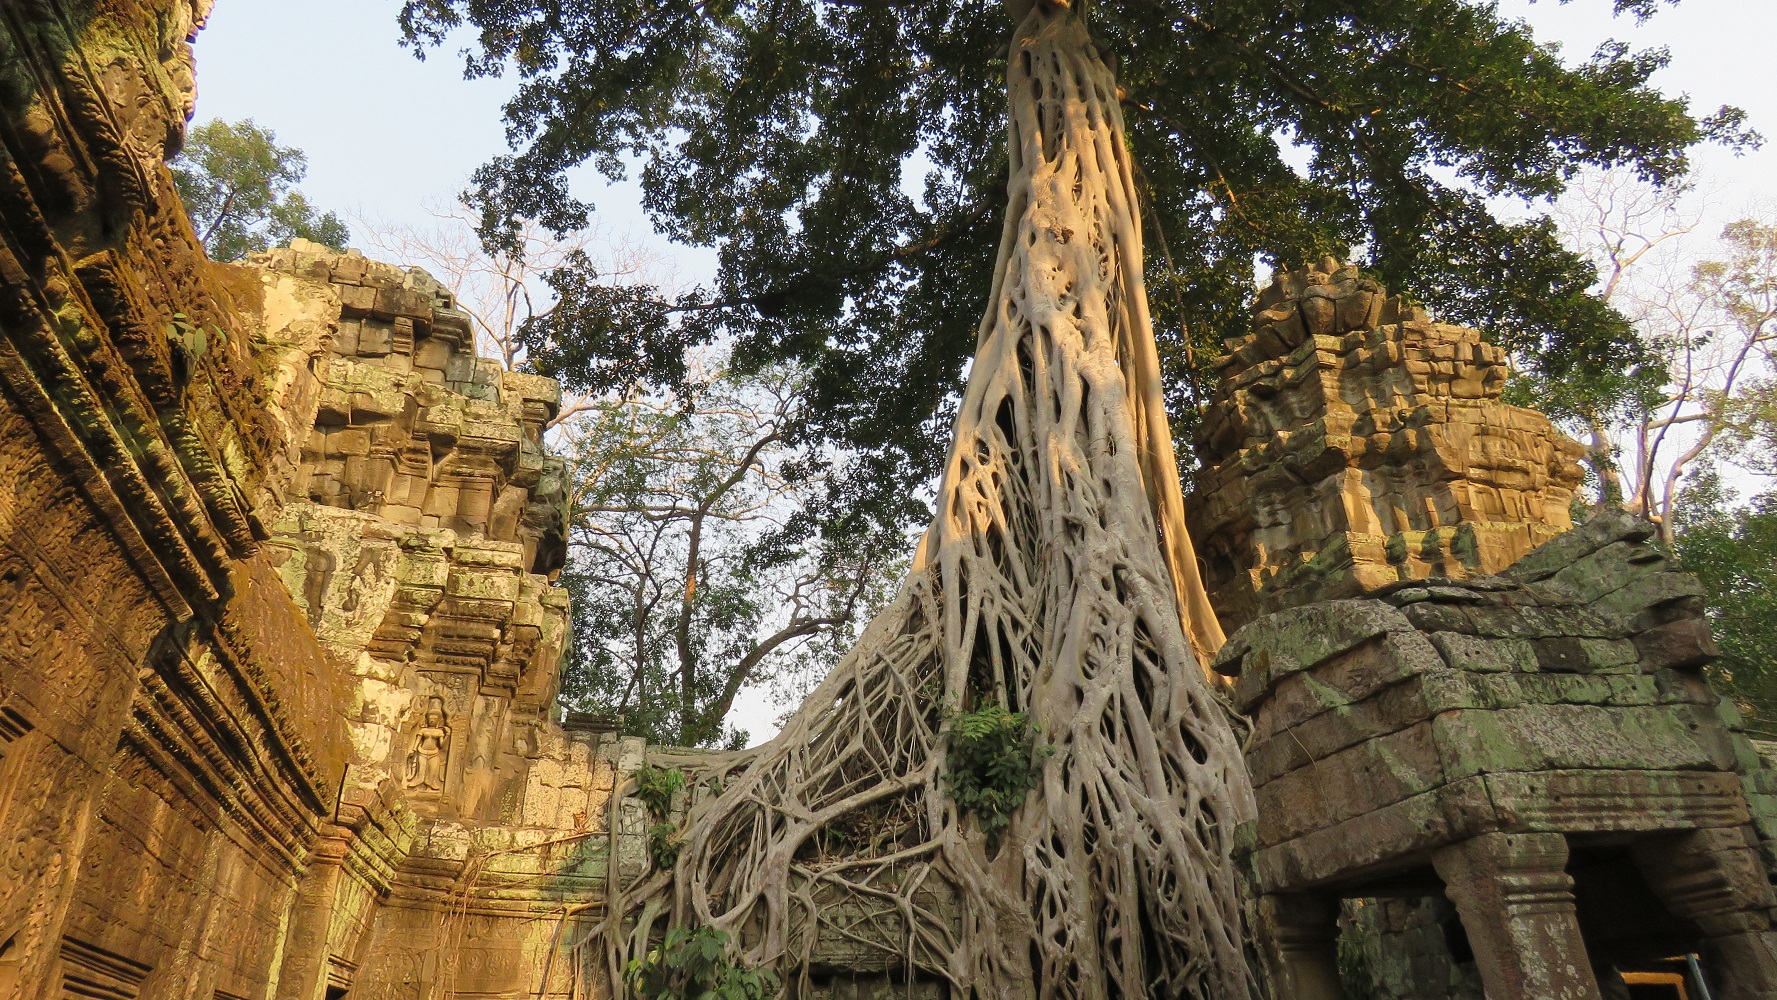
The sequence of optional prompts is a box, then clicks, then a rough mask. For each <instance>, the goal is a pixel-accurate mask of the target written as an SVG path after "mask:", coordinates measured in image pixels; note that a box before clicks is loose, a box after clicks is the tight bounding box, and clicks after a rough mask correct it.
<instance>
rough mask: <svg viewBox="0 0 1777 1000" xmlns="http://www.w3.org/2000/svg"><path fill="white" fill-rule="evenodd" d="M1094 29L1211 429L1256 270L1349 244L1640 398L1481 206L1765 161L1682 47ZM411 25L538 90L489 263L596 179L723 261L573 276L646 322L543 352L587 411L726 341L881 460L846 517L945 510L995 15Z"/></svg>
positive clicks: (1225, 22) (746, 12)
mask: <svg viewBox="0 0 1777 1000" xmlns="http://www.w3.org/2000/svg"><path fill="white" fill-rule="evenodd" d="M1658 5H1659V4H1658V2H1657V0H1616V3H1615V8H1616V10H1617V11H1618V12H1627V13H1632V14H1634V15H1635V16H1637V17H1647V16H1651V15H1652V14H1653V13H1654V12H1655V8H1656V7H1657V6H1658ZM1087 16H1088V17H1089V18H1090V20H1091V27H1092V31H1093V33H1094V36H1095V38H1096V44H1097V45H1098V46H1099V48H1100V51H1101V52H1102V53H1103V54H1104V56H1105V58H1106V59H1107V61H1108V62H1110V63H1111V64H1112V65H1114V66H1116V67H1117V71H1116V72H1117V77H1118V81H1117V85H1118V89H1117V92H1116V94H1115V95H1113V96H1114V98H1115V100H1116V101H1117V103H1118V104H1119V106H1120V108H1121V110H1122V112H1123V113H1124V115H1125V117H1126V120H1127V122H1128V137H1129V142H1130V144H1131V148H1132V151H1133V153H1134V156H1135V160H1136V162H1137V163H1139V164H1141V170H1140V171H1139V172H1138V174H1137V177H1136V184H1137V189H1138V196H1139V197H1140V198H1141V201H1142V205H1141V219H1142V224H1143V225H1144V227H1145V232H1144V236H1145V238H1146V240H1147V242H1148V245H1149V246H1150V247H1152V248H1154V250H1155V251H1156V252H1155V253H1154V254H1153V255H1152V256H1151V257H1150V259H1149V261H1148V262H1147V264H1146V267H1147V270H1148V275H1147V277H1148V283H1149V286H1150V287H1151V288H1152V289H1153V290H1154V306H1155V328H1156V331H1157V334H1158V336H1159V340H1160V350H1161V353H1162V358H1163V360H1164V361H1165V362H1166V363H1167V364H1168V366H1169V371H1170V373H1171V375H1170V377H1169V379H1168V393H1169V398H1168V402H1169V405H1170V406H1171V407H1172V409H1173V411H1174V413H1175V414H1177V415H1179V416H1181V418H1183V419H1186V420H1188V419H1189V417H1190V415H1191V412H1192V404H1193V402H1194V400H1195V398H1196V395H1195V393H1196V392H1197V388H1198V386H1199V385H1200V382H1199V380H1200V379H1201V378H1202V373H1203V372H1204V371H1205V368H1204V366H1203V365H1202V364H1201V362H1203V361H1204V360H1205V359H1206V355H1208V354H1212V353H1213V352H1214V349H1215V347H1216V346H1217V345H1219V344H1220V342H1221V338H1222V337H1224V336H1228V335H1231V334H1236V333H1241V332H1244V331H1245V329H1246V324H1247V314H1246V305H1247V299H1248V298H1249V296H1250V292H1251V288H1252V287H1253V280H1252V279H1253V273H1252V271H1253V260H1254V257H1255V255H1259V256H1261V257H1263V258H1265V259H1267V260H1268V261H1270V262H1272V263H1275V264H1283V265H1291V264H1297V263H1300V262H1303V261H1305V260H1313V259H1318V257H1319V256H1320V255H1322V254H1323V253H1335V254H1338V253H1344V252H1346V251H1348V250H1350V249H1352V248H1362V249H1363V252H1364V253H1365V254H1366V255H1367V257H1368V261H1369V266H1370V267H1372V268H1373V269H1374V270H1376V271H1377V272H1379V274H1380V276H1381V277H1382V278H1383V279H1384V280H1386V281H1388V282H1389V283H1390V284H1391V286H1393V287H1397V288H1399V289H1402V290H1405V291H1408V292H1411V293H1413V294H1415V295H1417V296H1419V297H1420V298H1422V299H1423V300H1424V301H1426V302H1429V303H1432V304H1433V305H1434V306H1435V307H1436V308H1437V309H1438V310H1439V311H1440V312H1441V313H1442V314H1444V315H1445V316H1446V317H1448V318H1450V319H1453V320H1457V321H1462V322H1470V323H1475V324H1478V325H1480V326H1482V327H1484V328H1486V329H1488V330H1490V331H1491V332H1492V333H1493V334H1494V335H1495V336H1496V337H1497V338H1498V339H1499V340H1501V341H1502V342H1504V343H1506V344H1507V346H1509V347H1512V348H1513V349H1515V350H1517V351H1518V353H1519V354H1520V356H1522V357H1525V358H1528V359H1532V362H1533V364H1534V366H1535V367H1534V369H1533V370H1531V371H1530V372H1529V373H1528V374H1529V375H1532V376H1535V377H1537V378H1538V379H1540V380H1541V384H1542V387H1543V390H1544V392H1545V395H1546V396H1547V398H1550V399H1555V400H1558V401H1560V400H1569V401H1571V400H1574V399H1575V397H1576V396H1583V397H1586V398H1595V397H1598V396H1611V395H1613V394H1621V393H1622V392H1624V391H1626V387H1625V386H1624V385H1623V384H1622V379H1621V374H1622V373H1623V372H1624V370H1625V369H1626V368H1628V367H1629V366H1630V364H1631V363H1632V362H1634V361H1635V360H1637V358H1638V357H1639V354H1638V350H1639V345H1638V343H1637V341H1636V340H1635V338H1634V337H1633V336H1631V335H1630V333H1629V330H1628V328H1627V326H1626V324H1625V323H1624V322H1623V321H1622V319H1621V317H1620V316H1618V315H1616V314H1615V313H1614V312H1612V311H1611V310H1610V309H1608V308H1607V307H1605V306H1604V305H1603V304H1602V303H1600V302H1599V300H1598V299H1597V298H1596V297H1594V296H1592V295H1590V294H1588V291H1587V289H1588V286H1590V285H1591V284H1592V283H1593V280H1594V278H1595V271H1594V269H1593V268H1592V267H1591V266H1590V265H1589V264H1588V262H1586V261H1585V260H1583V259H1581V258H1580V257H1578V256H1577V255H1575V254H1574V253H1572V252H1570V251H1568V250H1566V249H1564V248H1563V247H1562V246H1561V244H1560V241H1559V240H1558V238H1557V235H1556V233H1555V230H1554V227H1553V226H1552V225H1551V224H1549V223H1548V221H1547V220H1546V219H1533V220H1530V221H1525V222H1510V221H1503V220H1502V219H1501V218H1499V217H1497V216H1496V215H1495V214H1494V213H1493V211H1492V210H1491V209H1490V207H1489V204H1488V201H1487V197H1488V196H1517V197H1522V198H1532V199H1534V198H1541V197H1544V196H1547V195H1551V194H1554V193H1557V192H1558V191H1559V190H1560V189H1561V187H1562V185H1563V183H1564V180H1565V178H1566V177H1567V176H1568V174H1569V173H1570V172H1571V171H1572V170H1573V169H1575V168H1576V167H1579V166H1582V165H1586V164H1598V165H1628V166H1629V167H1631V168H1632V169H1634V170H1635V171H1637V172H1639V173H1641V174H1643V175H1644V176H1646V177H1648V178H1650V179H1654V180H1667V179H1671V178H1673V177H1675V176H1678V175H1679V174H1681V173H1682V172H1683V171H1684V169H1685V167H1686V151H1687V150H1688V149H1689V148H1690V147H1691V146H1692V145H1693V144H1695V143H1697V142H1699V141H1702V140H1705V139H1717V140H1721V141H1727V142H1745V141H1749V140H1750V139H1751V136H1750V135H1749V134H1747V133H1745V132H1744V131H1742V130H1741V127H1740V117H1741V116H1740V115H1739V113H1738V112H1736V111H1733V110H1732V109H1722V110H1721V111H1719V112H1716V113H1714V114H1710V115H1708V116H1700V115H1697V114H1694V113H1693V112H1692V111H1691V109H1690V108H1689V107H1688V106H1687V104H1686V102H1685V101H1684V100H1683V99H1682V98H1669V97H1665V96H1662V95H1661V94H1659V93H1657V92H1656V91H1654V90H1653V89H1652V88H1650V87H1649V86H1648V85H1647V80H1648V78H1649V76H1650V75H1651V74H1652V73H1654V72H1655V71H1656V70H1657V69H1659V68H1660V66H1662V65H1663V64H1664V62H1665V56H1664V54H1663V53H1662V52H1659V51H1654V52H1642V53H1634V52H1630V51H1629V50H1628V49H1627V48H1626V47H1624V46H1622V45H1618V44H1614V43H1613V44H1609V45H1606V46H1604V47H1603V48H1602V49H1600V50H1599V51H1598V52H1596V53H1594V54H1593V55H1592V56H1591V57H1589V58H1586V59H1582V60H1579V61H1577V62H1574V63H1572V64H1568V63H1566V62H1564V61H1563V60H1562V58H1561V57H1560V55H1559V54H1558V53H1557V52H1555V51H1554V50H1552V49H1550V48H1546V47H1542V46H1539V45H1537V44H1536V42H1535V40H1534V39H1533V38H1532V37H1531V35H1530V32H1529V29H1528V28H1527V27H1526V26H1524V25H1523V24H1521V23H1518V22H1512V21H1508V20H1505V19H1503V18H1502V17H1501V16H1500V15H1499V14H1498V12H1497V10H1496V9H1495V6H1494V5H1493V4H1492V3H1487V2H1482V0H1373V2H1367V3H1363V4H1350V3H1306V4H1304V3H1285V2H1282V0H1216V2H1214V3H1204V2H1199V0H1098V2H1095V3H1093V4H1092V5H1091V7H1090V10H1089V11H1088V12H1087ZM402 18H403V24H404V27H405V30H406V32H407V36H408V38H409V40H410V41H411V42H412V43H413V44H415V45H418V46H422V47H423V46H428V45H434V44H438V43H440V42H442V40H443V39H444V38H445V37H446V36H447V35H448V34H451V33H452V32H456V31H459V30H461V29H467V31H468V32H470V33H471V34H470V35H469V37H471V38H472V39H473V40H474V41H473V43H472V45H471V48H470V53H469V57H468V64H467V69H468V72H469V74H470V75H472V76H480V75H497V74H507V73H509V74H516V75H517V76H519V77H520V78H521V79H522V80H523V86H522V88H521V90H520V92H519V94H518V95H517V96H516V97H515V98H514V99H513V101H512V102H511V103H510V104H509V105H508V107H507V117H508V124H509V127H510V134H511V136H512V137H513V140H514V143H515V147H516V150H515V152H514V153H513V154H512V155H510V156H507V157H503V158H500V159H499V160H497V161H495V162H493V163H490V164H488V165H487V167H485V168H484V169H483V170H481V171H480V172H479V173H478V174H477V175H476V178H475V183H474V192H473V193H474V197H475V199H476V201H477V204H478V205H479V207H480V208H481V209H482V210H483V212H484V219H483V223H484V225H483V229H484V232H485V233H486V235H488V236H490V237H493V238H499V237H501V236H502V235H503V234H504V235H506V236H508V237H509V236H510V234H511V233H512V232H513V229H512V228H511V227H512V226H513V225H515V220H522V219H536V220H540V221H542V222H543V223H545V224H546V225H550V226H553V227H557V228H560V229H572V228H574V227H577V226H580V225H582V224H583V223H584V221H585V219H586V218H587V211H588V206H587V205H586V204H585V203H584V202H583V201H581V200H580V199H578V198H577V197H576V196H575V195H574V193H573V191H572V190H571V185H570V182H569V177H570V174H571V172H572V171H573V170H574V168H576V167H578V166H580V165H582V164H592V165H595V166H597V167H598V168H600V169H601V170H604V171H605V172H607V173H609V174H612V175H616V174H620V173H621V172H622V171H623V170H624V168H625V164H626V163H629V162H632V158H633V159H634V160H639V163H640V166H641V182H642V187H643V191H644V194H645V198H646V203H647V206H648V208H649V209H650V210H651V211H652V213H653V215H654V219H655V221H656V223H657V224H658V225H659V226H660V227H661V228H662V230H663V231H665V232H666V233H668V234H669V235H671V236H673V237H674V238H677V239H680V240H683V241H686V242H689V243H694V244H706V245H714V246H716V247H717V248H718V249H719V252H720V271H719V275H718V277H717V280H716V286H715V287H714V288H713V289H710V290H709V291H708V292H707V293H705V294H702V295H693V296H687V297H685V298H684V299H682V300H680V301H676V302H655V303H652V304H651V305H648V306H646V307H644V304H642V303H638V302H636V301H633V300H624V301H621V302H616V303H611V302H604V301H602V300H601V299H600V295H599V293H598V292H597V290H596V287H595V286H596V284H597V283H596V281H593V280H591V279H589V278H588V277H587V276H585V275H583V274H582V275H575V274H564V275H562V276H561V277H560V278H559V280H560V282H561V283H562V285H563V286H564V290H565V291H566V293H567V295H568V297H569V298H574V297H576V295H578V296H579V297H580V298H583V299H584V300H585V301H587V302H588V303H589V304H591V305H592V306H595V307H598V308H607V309H614V308H621V309H622V310H623V313H622V314H623V316H624V317H625V322H624V323H622V324H619V326H620V327H621V328H623V329H625V330H626V331H627V332H628V334H629V335H627V336H621V337H610V338H591V339H587V338H580V337H576V336H575V334H574V332H573V331H572V330H569V329H566V328H559V327H555V326H553V325H552V324H548V323H541V324H538V325H537V326H536V327H534V328H533V329H532V330H531V331H530V336H532V337H533V338H534V342H535V343H536V344H538V345H539V346H541V347H547V348H548V353H547V355H546V356H545V354H543V353H539V355H538V357H539V361H540V362H542V361H544V360H547V363H548V364H549V366H550V368H551V370H552V371H554V372H555V373H557V374H559V375H560V376H561V377H563V378H564V379H565V380H567V381H568V382H569V383H570V384H575V385H581V386H586V385H594V384H599V383H601V382H607V381H612V380H616V381H619V382H621V381H623V380H626V379H628V378H630V377H632V376H633V375H634V373H635V372H636V371H638V370H640V371H644V372H647V373H648V374H649V375H650V376H652V377H656V378H659V379H662V380H667V381H670V380H671V379H672V378H673V377H675V376H676V375H677V367H676V366H677V365H678V360H677V359H678V356H679V355H680V353H681V348H682V347H683V345H684V343H685V342H686V341H688V340H689V341H695V340H698V339H704V338H709V337H714V336H718V335H721V334H722V333H724V332H726V333H728V334H730V335H732V336H733V337H734V338H735V343H736V355H735V359H736V362H737V363H738V364H739V365H741V366H743V367H752V366H763V365H766V364H769V363H772V362H775V361H778V360H783V359H793V360H795V361H796V362H797V363H798V364H800V365H802V366H804V367H805V368H806V369H807V370H808V371H809V372H810V373H811V377H810V379H809V382H808V388H807V393H808V396H809V402H810V404H811V405H810V406H809V407H808V414H809V426H808V427H807V428H806V429H805V433H807V434H809V435H812V436H815V437H818V438H821V439H824V440H829V441H834V442H839V443H843V444H845V445H847V446H850V447H856V448H858V449H860V450H861V451H862V452H864V453H865V454H866V455H867V456H868V461H866V462H864V463H861V464H860V465H859V467H858V469H857V471H856V475H855V476H854V479H853V481H852V482H850V483H848V484H847V492H846V498H847V503H846V505H845V506H846V508H847V509H848V510H849V511H851V512H853V513H856V514H859V515H862V516H869V517H875V518H878V519H890V520H893V519H904V518H912V517H915V516H918V515H921V514H923V511H922V510H921V509H920V505H919V504H917V503H915V502H912V501H911V500H910V491H909V490H908V489H907V485H908V484H909V483H915V482H923V481H925V480H927V479H928V478H930V477H931V476H933V475H934V474H935V473H936V472H937V471H938V469H939V464H940V463H939V460H940V458H941V456H942V454H943V450H942V444H941V438H942V434H941V433H940V432H941V430H942V429H943V428H944V427H946V426H947V425H948V422H949V418H950V416H951V415H952V414H953V413H954V407H955V405H956V402H957V400H958V399H960V388H961V385H960V379H961V375H962V372H963V370H964V362H965V361H966V359H967V358H968V357H969V355H970V353H971V352H972V350H973V348H974V336H975V331H974V327H973V324H972V322H971V321H970V319H969V317H971V316H972V315H973V314H974V308H975V306H976V305H977V304H978V303H980V302H981V301H982V300H983V299H984V298H985V297H986V295H987V294H988V292H989V290H990V285H991V281H992V264H991V262H992V260H993V241H994V240H995V238H996V235H997V234H998V232H999V231H1000V227H1001V224H1002V222H1003V221H1004V214H1003V213H1004V203H1005V185H1006V183H1007V177H1008V167H1007V161H1006V158H1005V154H1004V151H1003V148H1002V146H1001V143H1000V141H999V137H1000V134H1001V130H1002V128H1003V123H1004V120H1005V118H1004V112H1003V106H1002V105H1001V103H1000V93H1001V91H1000V87H1001V82H1002V81H1003V79H1004V73H1005V67H1006V62H1005V59H1006V33H1005V20H1004V17H1003V14H1002V13H1001V9H1000V4H998V3H994V2H990V0H929V2H922V3H917V4H912V3H896V2H884V3H859V2H842V0H769V2H766V0H719V2H704V0H662V2H659V3H650V4H632V3H612V4H581V3H574V2H570V0H474V2H471V0H408V2H407V3H406V5H405V8H404V11H403V14H402ZM452 37H461V36H455V35H453V36H452ZM1303 160H1306V165H1305V166H1304V167H1302V168H1300V169H1298V168H1297V167H1295V166H1292V164H1294V163H1299V162H1302V161H1303ZM673 310H677V311H676V312H674V311H673ZM685 321H689V322H688V324H687V322H685ZM1555 390H1561V392H1560V393H1559V395H1556V394H1555ZM1576 390H1583V392H1581V391H1576ZM835 506H836V507H837V506H838V505H835Z"/></svg>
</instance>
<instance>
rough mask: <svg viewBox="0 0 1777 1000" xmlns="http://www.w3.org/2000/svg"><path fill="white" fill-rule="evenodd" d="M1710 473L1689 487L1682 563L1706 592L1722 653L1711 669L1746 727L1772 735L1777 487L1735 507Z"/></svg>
mask: <svg viewBox="0 0 1777 1000" xmlns="http://www.w3.org/2000/svg"><path fill="white" fill-rule="evenodd" d="M1730 497H1731V494H1730V493H1729V491H1728V490H1727V488H1726V486H1725V485H1724V484H1723V482H1722V480H1721V478H1720V476H1719V475H1717V474H1716V473H1714V472H1713V471H1708V472H1705V473H1704V474H1702V475H1700V476H1697V477H1696V478H1695V479H1694V481H1693V482H1692V484H1691V486H1690V488H1689V489H1688V490H1687V491H1686V496H1685V497H1684V501H1683V503H1681V504H1680V505H1679V506H1678V510H1679V512H1680V518H1679V523H1678V525H1677V544H1676V550H1677V553H1676V554H1677V555H1678V558H1679V561H1680V563H1681V564H1682V565H1683V566H1684V568H1685V569H1686V570H1688V571H1689V572H1692V573H1695V574H1697V577H1698V578H1699V579H1700V580H1702V581H1703V587H1704V589H1705V590H1706V591H1707V593H1708V602H1709V603H1708V607H1709V623H1710V627H1711V628H1712V629H1713V631H1714V633H1715V639H1716V641H1717V642H1718V643H1719V644H1720V645H1721V651H1722V656H1721V659H1720V660H1718V661H1716V662H1715V663H1714V664H1713V665H1711V666H1710V667H1709V675H1710V679H1711V680H1712V681H1714V682H1715V684H1716V687H1717V688H1718V689H1720V690H1721V691H1722V692H1723V693H1725V694H1726V695H1728V696H1729V697H1730V698H1732V699H1733V700H1734V701H1735V703H1736V704H1738V705H1739V707H1740V710H1741V712H1742V713H1743V714H1744V715H1745V717H1746V727H1747V730H1748V731H1749V732H1751V733H1752V734H1753V735H1755V736H1758V737H1761V738H1763V739H1777V492H1766V493H1762V494H1760V495H1758V496H1756V497H1754V498H1753V499H1752V500H1751V501H1750V502H1748V503H1746V504H1744V505H1739V506H1735V505H1733V504H1732V503H1731V500H1730Z"/></svg>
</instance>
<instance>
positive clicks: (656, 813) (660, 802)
mask: <svg viewBox="0 0 1777 1000" xmlns="http://www.w3.org/2000/svg"><path fill="white" fill-rule="evenodd" d="M630 782H631V789H632V791H631V794H632V795H634V796H635V797H636V798H637V799H640V800H641V802H642V805H644V806H646V807H647V808H648V815H649V816H650V817H652V818H653V820H654V822H653V823H652V824H651V825H650V826H649V827H648V857H649V858H651V859H653V861H654V866H655V867H656V868H660V869H667V868H671V867H672V866H673V865H675V864H677V863H678V861H679V849H680V848H681V847H683V846H684V838H683V837H681V836H680V835H679V825H678V824H677V823H674V822H673V821H672V810H673V796H675V795H677V794H678V793H679V792H681V791H683V790H684V788H685V772H684V771H683V770H681V769H679V768H676V767H655V766H654V765H652V764H643V765H642V766H641V767H639V768H636V772H635V774H634V775H633V776H631V778H630Z"/></svg>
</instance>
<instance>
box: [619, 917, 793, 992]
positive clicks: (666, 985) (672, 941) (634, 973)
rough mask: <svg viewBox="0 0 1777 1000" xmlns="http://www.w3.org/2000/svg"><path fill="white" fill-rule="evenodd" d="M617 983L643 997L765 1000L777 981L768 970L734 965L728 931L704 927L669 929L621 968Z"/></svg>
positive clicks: (776, 990)
mask: <svg viewBox="0 0 1777 1000" xmlns="http://www.w3.org/2000/svg"><path fill="white" fill-rule="evenodd" d="M623 981H624V982H625V983H627V984H628V985H629V988H630V989H631V990H632V991H633V992H634V993H635V995H636V996H638V997H641V998H643V1000H766V998H768V997H775V996H777V993H778V989H779V985H780V984H779V982H778V978H777V975H776V973H773V972H772V971H771V970H769V969H747V968H742V967H741V966H739V965H736V964H735V962H734V959H733V958H731V957H730V956H729V954H728V935H727V934H725V933H723V932H722V931H719V930H716V929H714V928H710V927H700V928H698V929H696V930H690V929H688V928H683V927H675V928H673V929H672V930H669V931H667V932H666V938H665V939H664V940H662V941H661V942H660V943H659V944H657V945H655V946H654V947H652V948H650V949H648V953H647V955H645V956H643V957H642V958H638V959H632V960H630V963H629V964H628V965H627V966H625V967H624V970H623Z"/></svg>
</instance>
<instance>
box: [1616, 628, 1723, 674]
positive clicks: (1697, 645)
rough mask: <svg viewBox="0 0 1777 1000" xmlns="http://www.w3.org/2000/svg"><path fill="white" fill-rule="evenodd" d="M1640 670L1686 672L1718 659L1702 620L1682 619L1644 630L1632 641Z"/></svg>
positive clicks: (1715, 647)
mask: <svg viewBox="0 0 1777 1000" xmlns="http://www.w3.org/2000/svg"><path fill="white" fill-rule="evenodd" d="M1635 648H1636V650H1637V651H1638V652H1640V654H1641V666H1642V668H1643V669H1644V670H1663V669H1673V670H1690V669H1696V668H1698V667H1701V666H1703V665H1704V664H1705V663H1708V662H1709V661H1711V660H1713V659H1715V658H1716V657H1718V656H1720V655H1721V649H1720V647H1718V646H1717V645H1716V644H1715V639H1714V638H1713V637H1711V636H1710V634H1709V623H1708V621H1707V620H1705V619H1702V618H1682V619H1679V620H1678V621H1675V622H1667V623H1666V624H1664V625H1658V626H1655V627H1654V628H1651V629H1648V630H1647V631H1645V632H1643V633H1641V634H1640V635H1638V636H1636V637H1635Z"/></svg>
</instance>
